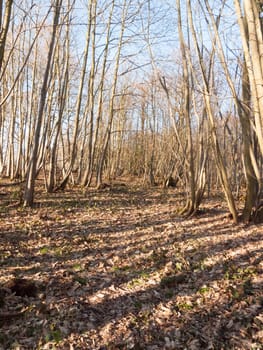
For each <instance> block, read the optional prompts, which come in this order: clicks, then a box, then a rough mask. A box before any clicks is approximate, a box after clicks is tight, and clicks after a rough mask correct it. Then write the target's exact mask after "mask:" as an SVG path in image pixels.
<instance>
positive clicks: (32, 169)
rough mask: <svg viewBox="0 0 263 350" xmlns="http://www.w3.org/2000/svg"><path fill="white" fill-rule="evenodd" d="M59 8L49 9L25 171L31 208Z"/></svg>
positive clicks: (27, 202)
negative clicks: (48, 32) (43, 63)
mask: <svg viewBox="0 0 263 350" xmlns="http://www.w3.org/2000/svg"><path fill="white" fill-rule="evenodd" d="M61 6H62V0H56V1H55V2H54V3H53V4H52V5H51V7H50V9H49V11H50V10H51V9H52V8H54V17H53V25H52V33H51V39H50V45H49V50H48V55H47V63H46V68H45V72H44V77H43V84H42V87H41V92H40V101H39V109H38V115H37V119H36V127H35V131H34V133H35V134H34V141H33V148H32V153H31V158H30V162H29V166H28V170H27V177H26V185H25V193H24V205H25V206H32V205H33V202H34V192H35V181H36V175H37V162H38V157H37V156H38V151H39V142H40V131H41V127H42V123H43V118H44V108H45V103H46V96H47V86H48V79H49V75H50V68H51V66H52V57H53V51H54V47H55V39H56V33H57V28H58V24H59V18H60V11H61Z"/></svg>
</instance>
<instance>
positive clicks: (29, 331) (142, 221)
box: [0, 186, 263, 350]
mask: <svg viewBox="0 0 263 350" xmlns="http://www.w3.org/2000/svg"><path fill="white" fill-rule="evenodd" d="M177 196H178V195H177V194H176V193H175V192H174V190H169V191H165V192H164V191H163V190H158V189H157V190H156V189H154V190H148V191H147V190H144V191H142V190H139V189H135V188H133V189H128V188H127V187H124V186H121V187H120V188H118V186H117V187H116V188H113V189H112V190H105V191H101V192H95V191H89V192H87V193H86V194H83V193H81V192H80V191H79V192H67V193H63V194H54V195H52V196H50V197H45V198H44V197H43V196H41V197H40V196H38V197H37V202H38V207H37V208H35V209H32V210H30V209H23V208H20V207H19V206H16V205H15V202H16V199H17V198H16V196H15V195H13V200H9V199H8V198H9V196H5V197H3V198H1V201H2V204H1V207H0V215H1V217H0V219H1V223H0V232H1V233H0V250H1V251H0V263H1V270H0V349H41V350H42V349H91V350H95V349H100V350H103V349H105V350H107V349H112V350H113V349H137V350H138V349H148V350H158V349H178V350H180V349H187V350H188V349H189V350H195V349H218V350H221V349H226V350H229V349H238V350H242V349H246V350H252V349H254V350H256V349H263V346H262V344H263V273H262V271H263V226H262V225H258V226H255V225H251V226H244V225H242V224H240V225H236V226H234V225H233V224H232V222H231V221H230V220H229V218H228V215H227V211H226V210H225V209H224V207H223V206H222V203H220V202H219V203H218V202H216V201H215V200H214V201H209V202H207V203H205V204H204V206H203V207H202V209H203V210H202V215H200V216H199V217H197V218H191V219H188V220H182V219H180V218H179V217H178V216H177V215H176V213H175V211H176V208H178V206H179V205H180V204H179V200H178V197H177ZM15 290H16V293H15Z"/></svg>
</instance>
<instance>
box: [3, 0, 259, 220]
mask: <svg viewBox="0 0 263 350" xmlns="http://www.w3.org/2000/svg"><path fill="white" fill-rule="evenodd" d="M167 21H169V23H170V24H169V28H170V31H169V33H168V31H167V27H168V26H166V25H165V23H167ZM171 28H172V29H171ZM0 30H1V31H0V80H1V84H0V107H1V108H0V176H1V177H2V178H4V177H5V178H9V179H10V180H12V181H22V182H23V183H24V190H23V202H24V205H25V206H32V205H33V203H34V193H35V186H36V180H37V179H41V181H42V183H43V184H44V186H45V190H46V191H47V192H50V193H51V192H54V191H57V190H63V189H65V188H66V186H68V185H69V184H70V185H81V186H83V187H89V186H96V187H97V188H100V187H101V186H102V184H103V182H104V181H105V179H106V180H112V179H116V178H118V177H120V176H126V177H128V176H133V177H140V178H141V179H142V180H143V182H144V183H145V184H149V185H155V184H157V183H158V184H163V185H164V186H165V185H169V184H173V185H177V186H180V187H181V188H182V189H183V191H184V193H185V206H184V208H182V210H181V214H182V215H186V216H189V215H194V214H195V213H196V211H197V210H198V208H199V206H200V204H201V203H202V200H203V198H204V195H205V194H206V193H207V194H209V193H210V191H211V190H212V189H215V188H216V189H217V190H219V188H220V189H221V190H222V192H223V193H224V196H225V200H226V203H227V205H228V208H229V211H230V213H231V216H232V218H233V220H234V222H237V221H238V220H239V219H241V220H243V221H245V222H248V221H250V220H251V219H258V220H260V216H262V220H263V214H262V199H263V198H262V177H263V176H262V172H263V166H262V163H263V162H262V160H263V158H262V155H263V31H262V3H261V2H260V1H257V0H243V1H241V0H232V1H225V0H224V1H222V0H220V1H219V0H218V1H209V0H194V1H190V0H186V1H181V0H175V1H170V0H167V1H164V2H161V3H160V2H158V1H155V0H138V1H136V2H135V1H132V0H122V1H120V0H107V1H100V0H86V1H78V0H66V1H62V0H50V1H39V2H38V4H36V3H34V2H33V1H30V0H27V1H16V2H14V1H11V0H6V1H3V0H2V1H0ZM241 191H242V192H244V193H245V196H244V200H243V202H244V205H243V211H242V216H241V217H240V218H239V217H238V211H237V204H236V199H237V197H238V196H239V194H240V193H241Z"/></svg>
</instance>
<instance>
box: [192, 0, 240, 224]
mask: <svg viewBox="0 0 263 350" xmlns="http://www.w3.org/2000/svg"><path fill="white" fill-rule="evenodd" d="M205 1H206V0H205ZM187 7H188V17H189V24H190V28H191V31H192V36H193V41H194V45H195V49H196V53H197V55H198V60H199V66H200V69H201V77H202V82H203V93H204V102H205V108H206V112H207V117H208V120H209V123H210V131H211V137H212V142H213V149H214V155H215V161H216V165H217V169H218V175H219V178H220V182H221V185H222V188H223V191H224V194H225V197H226V201H227V204H228V208H229V210H230V213H231V214H232V216H233V220H234V222H235V223H236V222H237V221H238V218H237V210H236V206H235V201H234V196H233V193H232V191H231V187H230V184H229V180H228V175H227V171H226V167H225V164H224V159H223V156H222V153H221V149H220V145H219V142H218V137H217V131H216V124H215V120H214V113H213V109H212V106H211V100H210V91H209V84H208V80H207V77H206V73H205V65H204V61H203V57H202V53H201V50H200V47H199V44H198V40H197V35H196V31H195V28H194V24H193V16H192V7H191V3H190V0H187Z"/></svg>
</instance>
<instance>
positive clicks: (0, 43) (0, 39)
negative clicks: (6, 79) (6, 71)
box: [0, 0, 13, 72]
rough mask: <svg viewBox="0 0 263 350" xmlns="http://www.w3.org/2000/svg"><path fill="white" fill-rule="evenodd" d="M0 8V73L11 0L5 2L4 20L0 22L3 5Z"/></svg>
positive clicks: (11, 4)
mask: <svg viewBox="0 0 263 350" xmlns="http://www.w3.org/2000/svg"><path fill="white" fill-rule="evenodd" d="M0 5H1V6H0V8H1V16H0V18H1V27H0V30H1V31H0V72H1V69H2V64H3V59H4V53H5V43H6V37H7V33H8V28H9V24H10V17H11V11H12V6H13V0H6V1H5V13H4V18H3V22H2V10H3V3H1V4H0Z"/></svg>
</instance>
